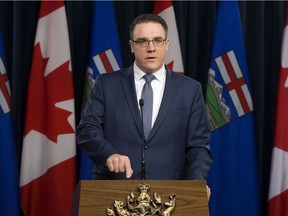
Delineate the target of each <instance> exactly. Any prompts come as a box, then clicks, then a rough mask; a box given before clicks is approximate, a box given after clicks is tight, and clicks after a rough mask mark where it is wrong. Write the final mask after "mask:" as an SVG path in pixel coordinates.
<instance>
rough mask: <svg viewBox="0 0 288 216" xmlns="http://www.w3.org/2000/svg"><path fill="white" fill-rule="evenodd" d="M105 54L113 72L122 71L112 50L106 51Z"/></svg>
mask: <svg viewBox="0 0 288 216" xmlns="http://www.w3.org/2000/svg"><path fill="white" fill-rule="evenodd" d="M105 53H106V55H107V58H108V60H109V62H110V64H111V66H112V68H113V71H116V70H120V67H119V65H118V63H117V60H116V58H115V55H114V53H113V52H112V50H111V49H109V50H106V52H105Z"/></svg>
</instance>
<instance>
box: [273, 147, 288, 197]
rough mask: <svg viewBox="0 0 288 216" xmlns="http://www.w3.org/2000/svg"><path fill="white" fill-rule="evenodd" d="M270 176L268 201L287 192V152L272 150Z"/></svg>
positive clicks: (275, 148) (277, 149)
mask: <svg viewBox="0 0 288 216" xmlns="http://www.w3.org/2000/svg"><path fill="white" fill-rule="evenodd" d="M279 171H281V172H279ZM270 176H271V180H270V188H269V196H268V197H269V198H268V199H269V200H270V199H272V198H273V197H275V196H277V195H278V194H280V193H282V192H283V191H285V190H288V152H285V151H284V150H282V149H279V148H277V147H274V148H273V151H272V165H271V173H270Z"/></svg>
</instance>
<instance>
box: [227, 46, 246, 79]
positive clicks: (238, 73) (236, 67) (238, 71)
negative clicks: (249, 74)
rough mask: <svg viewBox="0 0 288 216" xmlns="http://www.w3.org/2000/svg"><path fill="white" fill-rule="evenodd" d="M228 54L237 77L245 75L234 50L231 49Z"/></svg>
mask: <svg viewBox="0 0 288 216" xmlns="http://www.w3.org/2000/svg"><path fill="white" fill-rule="evenodd" d="M227 56H228V58H229V60H230V63H231V65H232V67H233V70H234V72H235V74H236V77H237V78H241V77H243V74H242V72H241V69H240V67H239V64H238V61H237V59H236V56H235V53H234V51H233V50H231V51H229V52H228V53H227Z"/></svg>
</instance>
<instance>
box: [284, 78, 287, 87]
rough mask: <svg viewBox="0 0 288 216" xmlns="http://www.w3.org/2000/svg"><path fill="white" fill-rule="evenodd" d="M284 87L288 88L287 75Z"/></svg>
mask: <svg viewBox="0 0 288 216" xmlns="http://www.w3.org/2000/svg"><path fill="white" fill-rule="evenodd" d="M284 87H285V88H288V76H287V77H286V80H285V83H284Z"/></svg>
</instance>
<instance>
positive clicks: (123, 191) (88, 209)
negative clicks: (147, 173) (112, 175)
mask: <svg viewBox="0 0 288 216" xmlns="http://www.w3.org/2000/svg"><path fill="white" fill-rule="evenodd" d="M143 183H145V184H149V185H150V190H149V192H148V194H149V195H150V197H151V198H152V197H153V194H154V193H157V194H158V195H159V196H160V197H161V200H163V201H162V202H169V196H170V195H172V194H175V195H176V196H175V199H176V207H175V209H174V210H173V212H172V214H171V215H172V216H208V215H209V209H208V200H207V192H206V181H196V180H195V181H194V180H178V181H176V180H175V181H174V180H161V181H160V180H82V181H80V182H79V184H78V186H77V188H76V190H75V192H74V197H73V207H72V215H73V216H74V215H79V216H83V215H96V216H106V215H107V208H113V204H114V201H115V200H117V201H123V202H125V203H126V201H127V200H126V198H127V196H128V195H130V194H131V192H133V193H134V194H135V197H137V195H139V191H138V185H140V184H143ZM147 216H148V215H147Z"/></svg>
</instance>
